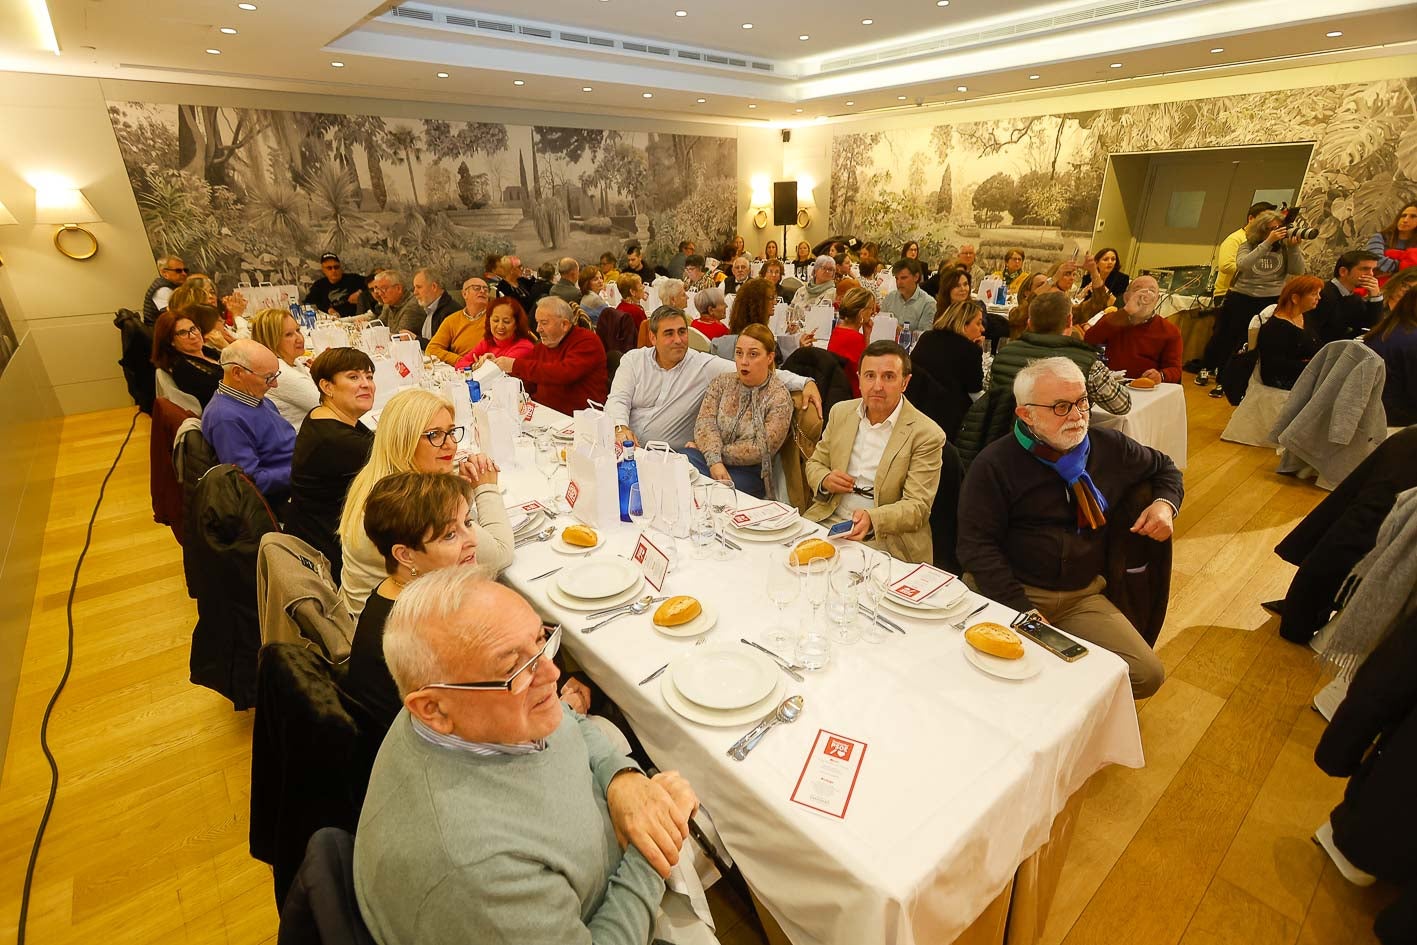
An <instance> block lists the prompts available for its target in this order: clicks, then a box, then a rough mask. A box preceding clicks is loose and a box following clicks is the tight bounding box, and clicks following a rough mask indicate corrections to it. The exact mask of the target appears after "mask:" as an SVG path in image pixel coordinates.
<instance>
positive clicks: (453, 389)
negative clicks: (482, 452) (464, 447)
mask: <svg viewBox="0 0 1417 945" xmlns="http://www.w3.org/2000/svg"><path fill="white" fill-rule="evenodd" d="M442 393H443V396H444V397H445V398H447V399H448V400H449V401H451V402H452V404H453V425H454V426H459V427H462V428H463V430H464V431H465V434H471V433H472V432H473V430H472V395H471V394H470V393H469V392H468V389H467V382H466V381H464V380H463V379H462V377H461V376H456V377H450V378H448V379H447V380H445V381H443V388H442ZM465 441H466V442H469V443H470V442H472V437H471V436H467V437H466V440H465Z"/></svg>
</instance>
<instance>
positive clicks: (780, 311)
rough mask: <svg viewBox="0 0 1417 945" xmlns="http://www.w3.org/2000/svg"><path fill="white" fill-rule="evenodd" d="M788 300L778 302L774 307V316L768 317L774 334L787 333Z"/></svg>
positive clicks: (769, 325)
mask: <svg viewBox="0 0 1417 945" xmlns="http://www.w3.org/2000/svg"><path fill="white" fill-rule="evenodd" d="M788 308H789V306H788V304H787V303H786V302H778V303H776V304H775V305H773V307H772V317H771V318H769V319H768V327H769V328H771V329H772V333H773V334H774V335H785V334H787V311H788Z"/></svg>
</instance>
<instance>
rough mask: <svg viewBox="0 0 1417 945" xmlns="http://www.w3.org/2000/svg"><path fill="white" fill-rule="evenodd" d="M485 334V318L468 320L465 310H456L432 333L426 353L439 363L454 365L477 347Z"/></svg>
mask: <svg viewBox="0 0 1417 945" xmlns="http://www.w3.org/2000/svg"><path fill="white" fill-rule="evenodd" d="M486 334H487V316H486V315H485V314H484V315H479V316H477V317H476V318H468V317H467V310H466V309H458V310H457V311H456V312H453V313H452V314H451V315H449V316H448V317H447V318H445V319H443V324H441V325H439V326H438V330H437V331H435V332H434V333H433V340H432V341H429V342H428V353H429V354H430V355H432V356H433V357H435V358H437V359H438V360H440V361H446V362H448V363H449V364H453V365H456V364H457V363H458V359H459V358H461V357H462V356H463V355H465V354H467V353H468V352H469V351H471V350H472V349H473V348H476V347H477V344H478V342H480V341H481V340H482V338H483V336H484V335H486Z"/></svg>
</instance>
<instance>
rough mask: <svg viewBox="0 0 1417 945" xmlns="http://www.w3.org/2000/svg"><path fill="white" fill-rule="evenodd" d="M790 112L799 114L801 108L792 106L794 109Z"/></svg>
mask: <svg viewBox="0 0 1417 945" xmlns="http://www.w3.org/2000/svg"><path fill="white" fill-rule="evenodd" d="M792 113H793V114H794V115H800V114H802V109H800V108H794V109H793V110H792Z"/></svg>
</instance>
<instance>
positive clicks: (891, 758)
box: [502, 405, 1142, 945]
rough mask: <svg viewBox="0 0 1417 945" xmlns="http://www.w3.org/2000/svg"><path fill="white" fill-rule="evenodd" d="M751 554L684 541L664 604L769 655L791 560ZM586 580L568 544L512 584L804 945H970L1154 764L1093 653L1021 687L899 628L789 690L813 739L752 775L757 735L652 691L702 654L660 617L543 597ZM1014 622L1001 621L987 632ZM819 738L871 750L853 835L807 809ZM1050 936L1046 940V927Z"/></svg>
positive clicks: (774, 748)
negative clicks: (609, 613) (1066, 830)
mask: <svg viewBox="0 0 1417 945" xmlns="http://www.w3.org/2000/svg"><path fill="white" fill-rule="evenodd" d="M532 422H533V423H534V424H536V425H554V426H553V428H557V429H559V428H561V427H562V426H564V425H565V424H566V423H568V418H566V417H564V416H563V415H561V414H558V413H556V412H554V411H550V410H548V409H546V408H544V407H541V406H539V405H538V407H537V410H536V415H535V418H534V420H533V421H532ZM523 442H524V441H523ZM530 455H531V454H530V447H529V446H526V445H523V446H520V447H519V456H518V460H519V462H518V467H517V468H513V469H506V470H504V472H503V476H502V479H503V482H504V483H505V484H506V486H507V488H506V497H507V500H508V503H509V504H511V503H513V502H521V501H526V500H529V499H532V498H541V497H543V496H544V495H546V494H547V492H548V488H547V483H546V479H545V478H544V477H543V476H542V475H541V474H540V473H539V472H537V471H536V470H535V468H534V466H533V463H532V462H531V458H530ZM569 521H570V519H569V518H567V517H562V518H560V519H559V520H558V524H560V525H564V524H567V523H569ZM604 532H605V533H606V536H607V543H606V545H605V546H604V547H603V548H601V549H598V550H597V551H596V552H594V553H595V554H597V555H608V554H619V555H628V554H629V552H630V550H631V548H632V547H633V544H634V542H635V539H636V535H637V533H636V531H635V530H634V528H633V527H632V526H630V525H628V524H621V523H619V522H616V523H614V524H613V525H612V526H610V527H609V528H607V529H604ZM741 544H742V547H743V550H742V551H740V552H735V553H734V554H733V556H732V557H731V558H730V559H729V560H727V561H717V560H712V559H708V560H698V559H695V558H693V557H692V555H691V553H690V550H689V543H688V542H687V541H684V540H681V541H680V542H679V547H678V558H679V563H678V567H677V568H676V570H674V571H671V572H670V574H669V577H668V579H667V581H666V584H665V588H664V591H663V593H666V594H693V595H695V596H696V597H698V598H700V599H701V600H703V601H705V602H708V603H710V604H712V605H713V606H714V607H716V608H717V610H718V613H719V617H718V623H717V625H716V627H715V628H714V629H713V631H711V635H710V637H711V640H712V641H714V642H720V641H727V642H731V641H736V640H737V639H738V638H739V637H744V636H746V637H749V638H755V637H756V635H757V634H758V633H759V631H760V630H761V629H762V628H763V627H764V626H765V623H766V621H767V620H769V619H770V617H771V615H773V614H775V609H774V607H773V606H772V605H771V604H770V603H769V601H768V599H767V594H766V589H765V578H764V575H765V574H766V572H767V570H768V569H769V568H776V567H783V566H784V564H783V562H784V561H785V558H786V555H787V549H786V548H784V547H782V546H780V545H779V544H777V543H771V544H757V545H754V544H750V543H746V542H744V543H741ZM580 560H583V559H581V558H574V557H569V556H565V555H562V554H560V553H558V552H556V551H554V550H552V548H551V547H550V543H549V542H543V543H533V544H529V545H526V546H523V547H522V548H520V549H518V550H517V554H516V560H515V561H514V562H513V564H512V565H511V566H510V567H509V568H508V569H507V571H506V572H505V573H504V575H503V580H505V581H506V582H508V583H509V584H510V585H511V586H512V587H514V588H516V589H517V590H518V591H520V592H521V593H522V594H523V595H524V596H525V597H527V598H528V599H529V600H530V601H532V602H533V604H534V605H535V606H536V607H537V608H539V609H540V610H541V611H542V612H543V613H544V614H545V615H547V616H549V617H552V618H553V619H556V620H558V621H559V622H561V623H562V624H563V626H564V627H565V635H564V644H563V645H564V647H565V649H566V650H567V651H569V653H570V654H571V656H572V657H573V658H574V659H575V660H576V662H577V663H579V664H580V666H581V667H582V668H584V670H585V671H586V672H587V673H588V674H589V675H590V677H591V678H592V679H593V680H594V681H595V683H596V684H597V685H598V686H600V688H601V689H603V690H604V691H605V693H606V694H607V695H608V696H609V697H610V698H611V699H612V700H613V701H614V702H615V703H616V704H617V705H618V706H619V707H620V708H621V710H622V711H623V712H624V714H625V716H626V718H627V719H628V720H629V722H630V724H631V726H632V727H633V728H634V731H635V734H636V735H637V736H638V737H639V739H640V740H641V742H642V743H643V744H644V746H645V748H646V750H647V751H648V752H649V754H650V756H651V757H652V758H653V759H654V762H655V764H656V765H658V766H659V767H660V768H662V769H677V770H679V771H680V772H681V773H683V774H684V775H685V776H686V777H688V778H689V780H690V782H691V783H692V784H693V785H694V788H695V790H696V791H697V792H698V795H699V797H700V799H701V800H702V802H703V804H704V806H705V808H706V809H707V810H708V812H709V813H710V815H711V816H712V818H713V822H714V824H715V826H716V827H717V829H718V831H719V833H720V835H721V837H722V840H723V842H724V844H725V845H726V846H727V848H728V851H729V853H730V854H731V856H732V857H733V859H734V861H735V862H736V863H737V865H738V866H739V867H740V868H741V869H742V872H743V875H744V877H745V878H746V879H747V881H748V883H749V885H750V886H751V887H752V889H753V892H754V894H755V896H756V898H757V899H758V901H759V902H760V903H761V905H762V906H764V907H766V909H767V911H768V912H770V913H771V915H772V917H773V918H774V919H775V920H776V922H777V923H778V924H779V925H780V927H781V929H782V930H783V931H784V932H785V934H786V935H787V937H788V938H790V940H791V941H792V942H793V943H795V945H808V943H852V945H871V943H882V945H884V943H892V945H913V943H921V945H925V943H930V945H940V943H948V942H952V941H955V940H956V939H960V937H961V936H962V934H963V933H965V932H966V931H967V930H969V929H970V928H971V926H972V925H974V924H975V922H976V919H980V918H981V916H982V915H983V914H984V913H986V910H989V911H991V912H993V913H998V914H999V915H1000V916H1002V915H1004V914H1006V913H1007V910H1008V906H1009V903H1008V899H1007V896H1008V893H1009V890H1010V888H1011V887H1010V884H1011V883H1012V882H1013V881H1014V879H1015V874H1016V872H1021V871H1020V870H1019V867H1020V864H1025V863H1026V862H1027V861H1028V860H1029V858H1030V857H1032V856H1034V855H1035V854H1036V853H1037V852H1038V851H1039V850H1040V848H1041V847H1043V846H1044V845H1045V844H1046V843H1047V841H1048V840H1049V836H1050V831H1051V830H1052V829H1053V827H1054V820H1055V818H1056V817H1058V815H1059V814H1060V813H1061V812H1063V811H1064V809H1065V808H1066V807H1068V805H1069V800H1070V798H1072V797H1073V795H1074V794H1075V792H1077V791H1078V789H1079V788H1080V787H1081V786H1082V785H1083V784H1084V783H1085V782H1086V781H1087V779H1088V777H1089V776H1091V775H1092V774H1093V773H1094V772H1096V771H1097V770H1099V769H1100V768H1102V767H1104V766H1106V765H1109V764H1122V765H1127V766H1131V767H1139V766H1141V764H1142V748H1141V736H1140V731H1139V729H1138V726H1137V716H1136V710H1135V706H1134V704H1133V701H1132V696H1131V690H1130V688H1129V685H1128V681H1127V672H1126V665H1125V664H1124V663H1123V662H1122V660H1121V659H1120V658H1118V657H1116V656H1115V655H1113V654H1111V653H1109V652H1107V651H1105V650H1103V649H1101V648H1099V647H1093V648H1092V651H1091V653H1090V654H1089V655H1088V656H1087V657H1085V658H1084V659H1082V660H1080V661H1078V662H1076V663H1071V664H1068V663H1063V662H1062V661H1060V660H1057V659H1055V658H1053V657H1052V656H1050V655H1048V654H1046V653H1041V652H1040V653H1036V654H1035V658H1041V660H1042V661H1043V668H1042V672H1041V673H1040V674H1039V675H1038V676H1036V677H1034V678H1033V679H1030V680H1026V681H1023V682H1008V681H1005V680H1001V679H996V678H994V677H992V676H988V675H985V674H984V673H983V672H981V671H980V670H978V669H976V668H975V667H974V666H973V665H971V664H970V663H968V662H966V660H965V659H964V656H963V655H962V653H961V651H960V648H961V647H962V646H963V645H964V644H963V639H962V636H961V634H959V633H958V632H956V631H954V630H951V629H949V628H948V627H947V626H946V625H945V624H942V623H938V622H936V623H929V622H925V621H920V620H915V619H910V618H905V617H897V616H895V615H892V619H894V620H896V621H897V622H898V623H900V624H901V625H902V626H903V627H904V629H905V630H907V631H908V632H907V634H906V635H904V636H901V635H894V634H893V635H891V637H890V639H888V640H887V641H886V642H885V643H883V644H880V645H873V644H868V643H866V642H864V641H863V642H858V643H856V644H854V645H851V646H847V647H835V648H834V649H833V652H832V657H831V662H830V664H829V665H828V666H827V668H826V669H825V670H823V671H821V672H818V673H808V674H805V675H806V677H807V678H806V681H805V682H803V683H797V682H795V681H792V680H788V689H787V693H788V694H793V693H800V694H802V695H803V696H804V698H805V710H804V712H803V714H802V717H801V719H800V720H799V721H798V722H797V723H796V724H794V725H786V726H780V727H779V728H777V729H775V730H773V731H772V732H770V733H769V734H768V736H767V737H766V738H765V739H764V740H763V741H762V743H761V744H760V745H759V746H758V747H757V749H756V750H755V751H754V752H753V753H752V754H751V755H749V756H748V758H747V760H746V761H742V762H738V761H734V760H732V759H730V758H729V757H728V756H727V754H726V751H727V748H728V746H729V745H730V744H732V743H733V742H734V741H735V740H736V739H737V738H738V737H739V736H740V735H742V734H743V732H744V731H745V730H746V728H747V727H748V726H743V727H741V728H709V727H704V726H700V725H698V724H695V723H692V722H689V721H687V720H685V719H683V718H681V717H680V716H679V715H677V714H675V713H674V712H673V711H672V710H670V709H669V708H668V707H667V706H666V704H665V703H664V701H663V698H662V696H661V695H660V689H659V685H660V681H659V680H655V681H654V682H652V683H649V684H647V685H644V686H640V685H638V684H637V683H638V682H639V680H641V679H643V678H644V677H645V676H647V675H648V674H649V673H651V672H653V671H654V670H655V669H657V668H658V667H660V666H661V665H663V664H664V663H666V662H668V661H670V660H671V659H673V658H675V657H677V656H679V655H681V654H683V653H686V652H688V649H689V648H691V647H693V645H694V641H692V640H684V639H674V638H669V637H665V636H661V635H660V634H658V633H656V632H655V631H654V630H653V629H652V624H651V621H650V614H649V613H646V614H644V615H643V616H637V617H625V618H622V619H620V620H618V621H616V622H615V623H612V624H610V625H609V626H607V627H605V628H604V629H602V630H600V631H598V632H597V633H595V634H593V635H583V634H581V633H580V632H579V631H580V629H581V628H582V627H584V626H586V625H587V623H589V622H590V621H588V620H587V619H585V618H584V616H583V615H581V614H578V613H575V612H572V611H568V610H566V609H565V608H562V607H559V606H557V605H556V604H554V603H552V601H551V600H550V599H549V598H548V596H547V587H548V585H549V584H550V583H551V581H554V580H555V577H554V576H553V577H550V578H545V579H541V580H531V579H532V578H534V577H536V576H538V575H541V574H543V573H544V572H546V571H548V570H550V569H551V568H555V567H558V566H564V567H571V566H574V565H575V564H576V562H578V561H580ZM801 606H802V605H800V604H794V605H793V607H792V609H790V610H789V612H788V615H789V617H790V618H795V615H796V613H798V612H799V608H800V607H801ZM1013 616H1014V611H1012V610H1010V609H1008V608H1006V607H1004V606H1003V605H1001V604H996V603H994V604H991V605H990V606H989V608H988V609H987V610H986V611H985V612H984V613H982V614H980V615H979V616H978V617H976V618H975V619H976V620H985V619H988V620H996V621H999V622H1003V623H1007V622H1008V621H1009V620H1010V619H1011V618H1012V617H1013ZM863 619H864V618H863ZM794 622H795V621H794ZM1027 645H1028V646H1030V647H1031V646H1032V645H1033V644H1031V643H1029V644H1027ZM819 729H827V730H830V731H832V732H835V733H838V734H841V735H845V736H848V737H851V738H855V739H859V740H861V741H864V742H866V743H867V746H868V747H867V750H866V752H865V755H864V759H863V763H862V767H861V771H860V776H859V780H858V782H857V784H856V788H855V792H854V794H853V795H852V799H851V802H850V807H849V809H848V811H847V813H846V816H845V818H844V819H842V820H838V819H836V818H834V817H831V816H828V815H826V814H822V813H818V812H816V811H813V810H810V809H807V808H805V807H801V806H799V805H797V804H795V803H793V802H792V801H791V800H790V799H789V796H790V794H791V793H792V790H793V786H794V784H795V783H796V781H797V778H798V775H799V773H800V772H801V770H802V767H803V763H804V761H805V760H806V757H807V754H808V752H809V750H810V749H811V746H812V744H813V741H814V738H815V736H816V734H817V731H818V730H819ZM1073 809H1075V805H1074V808H1073ZM1062 819H1063V818H1060V820H1062ZM1001 900H1002V902H1003V910H1002V911H1001V910H1000V909H999V908H998V907H999V903H1000V901H1001ZM1015 905H1018V904H1017V903H1015ZM1037 908H1038V907H1037V905H1036V904H1035V905H1034V909H1035V911H1036V910H1037ZM1043 908H1045V909H1046V905H1045V906H1043ZM1019 911H1021V912H1027V911H1028V909H1027V908H1024V909H1021V910H1019ZM981 921H982V919H981ZM1031 921H1033V922H1035V923H1036V924H1037V925H1038V926H1041V922H1042V918H1041V916H1034V917H1032V919H1031ZM996 925H997V927H998V928H1000V929H1002V918H999V919H998V920H997V921H996ZM966 938H968V939H969V940H970V941H975V940H983V939H976V938H975V937H973V936H972V935H971V936H966ZM988 938H989V940H991V941H999V940H1001V938H1000V937H997V936H992V935H991V936H989V937H988ZM1014 940H1016V939H1014Z"/></svg>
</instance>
